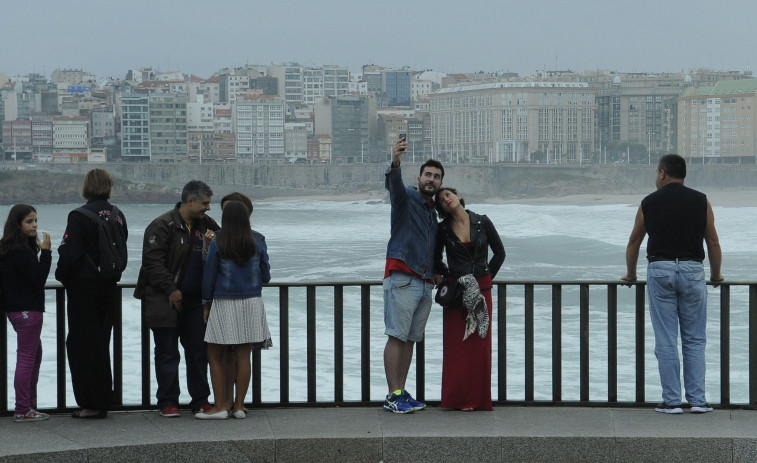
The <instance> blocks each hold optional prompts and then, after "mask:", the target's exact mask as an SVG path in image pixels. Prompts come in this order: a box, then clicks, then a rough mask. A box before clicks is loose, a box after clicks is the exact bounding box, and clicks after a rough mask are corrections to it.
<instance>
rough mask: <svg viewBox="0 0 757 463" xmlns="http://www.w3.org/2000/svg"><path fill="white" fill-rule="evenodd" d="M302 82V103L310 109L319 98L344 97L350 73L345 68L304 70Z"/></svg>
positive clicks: (329, 67)
mask: <svg viewBox="0 0 757 463" xmlns="http://www.w3.org/2000/svg"><path fill="white" fill-rule="evenodd" d="M302 81H303V85H302V88H303V90H302V98H303V102H304V103H305V104H306V105H308V106H309V107H310V108H311V109H312V108H313V107H314V105H315V102H316V101H317V100H318V99H319V98H323V97H324V96H337V95H345V94H347V93H349V91H350V72H349V70H348V69H347V68H346V67H341V66H323V67H316V68H305V69H304V70H303V74H302Z"/></svg>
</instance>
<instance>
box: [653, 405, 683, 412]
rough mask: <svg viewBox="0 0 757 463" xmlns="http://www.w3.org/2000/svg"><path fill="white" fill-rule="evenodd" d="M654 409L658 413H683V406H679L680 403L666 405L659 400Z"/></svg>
mask: <svg viewBox="0 0 757 463" xmlns="http://www.w3.org/2000/svg"><path fill="white" fill-rule="evenodd" d="M654 411H656V412H660V413H670V414H675V415H677V414H680V413H683V408H681V404H678V405H668V404H666V403H665V402H660V403H658V404H657V407H655V409H654Z"/></svg>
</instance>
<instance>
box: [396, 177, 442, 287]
mask: <svg viewBox="0 0 757 463" xmlns="http://www.w3.org/2000/svg"><path fill="white" fill-rule="evenodd" d="M384 186H385V187H386V189H387V190H389V201H390V202H391V204H392V215H391V235H390V237H389V244H387V246H386V257H387V258H392V259H399V260H401V261H403V262H405V265H407V266H408V267H409V268H410V270H412V271H413V272H415V273H417V274H418V275H420V276H421V277H423V278H431V276H432V275H433V274H434V244H435V243H436V227H437V220H436V209H434V207H433V206H431V205H429V203H428V201H426V199H425V198H424V197H423V196H422V195H421V194H420V193H418V191H417V190H416V189H415V188H413V187H410V186H407V187H406V186H405V184H404V183H402V175H401V172H400V168H399V167H397V168H396V169H392V167H391V166H389V168H388V169H387V170H386V179H385V181H384Z"/></svg>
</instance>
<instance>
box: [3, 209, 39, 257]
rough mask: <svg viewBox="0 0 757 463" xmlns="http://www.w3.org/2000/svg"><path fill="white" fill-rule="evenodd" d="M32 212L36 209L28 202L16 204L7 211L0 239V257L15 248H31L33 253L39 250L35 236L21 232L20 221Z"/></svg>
mask: <svg viewBox="0 0 757 463" xmlns="http://www.w3.org/2000/svg"><path fill="white" fill-rule="evenodd" d="M32 212H35V213H36V212H37V210H36V209H34V208H33V207H32V206H30V205H28V204H16V205H15V206H13V207H12V208H11V210H10V211H8V219H7V220H6V221H5V228H4V229H3V237H2V239H0V259H4V258H5V257H6V256H7V255H8V254H9V253H10V252H11V251H15V250H17V249H26V248H31V249H32V250H33V251H34V252H35V253H38V252H39V243H37V237H36V236H24V235H23V234H22V233H21V222H23V221H24V219H25V218H26V217H27V216H28V215H29V214H31V213H32Z"/></svg>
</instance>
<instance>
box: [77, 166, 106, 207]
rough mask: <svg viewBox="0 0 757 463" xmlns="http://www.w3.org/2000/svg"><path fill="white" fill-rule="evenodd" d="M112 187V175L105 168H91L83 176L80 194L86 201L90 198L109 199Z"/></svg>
mask: <svg viewBox="0 0 757 463" xmlns="http://www.w3.org/2000/svg"><path fill="white" fill-rule="evenodd" d="M112 189H113V176H112V175H110V172H108V171H107V170H105V169H92V170H90V171H89V172H87V175H85V176H84V183H83V184H82V186H81V196H82V198H84V199H86V200H87V201H89V200H91V199H110V192H111V190H112Z"/></svg>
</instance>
